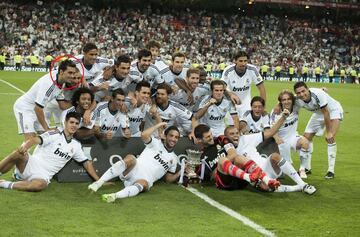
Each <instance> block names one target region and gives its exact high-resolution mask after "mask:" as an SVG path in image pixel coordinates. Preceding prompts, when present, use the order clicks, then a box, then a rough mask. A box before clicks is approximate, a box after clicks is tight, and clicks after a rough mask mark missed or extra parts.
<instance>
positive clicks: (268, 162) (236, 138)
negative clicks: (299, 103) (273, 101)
mask: <svg viewBox="0 0 360 237" xmlns="http://www.w3.org/2000/svg"><path fill="white" fill-rule="evenodd" d="M283 112H285V113H287V115H288V111H287V110H286V109H284V111H283ZM287 115H286V116H287ZM284 119H285V116H284V115H282V118H279V120H277V122H276V123H275V124H274V125H273V127H272V128H271V129H268V130H265V131H264V132H263V133H254V134H248V135H242V136H240V134H239V132H238V130H237V129H236V128H235V127H228V128H227V129H226V130H225V136H226V138H228V139H229V140H230V141H231V142H232V144H233V145H234V146H235V147H236V148H235V147H234V146H231V145H230V146H224V147H225V150H226V152H227V153H228V157H229V158H230V159H231V157H235V156H238V155H243V156H246V157H247V158H248V159H251V160H252V161H254V162H255V163H256V164H257V165H258V166H259V167H260V168H261V169H262V170H263V172H265V173H266V174H267V175H268V177H269V178H270V179H277V178H278V177H280V176H281V174H282V173H284V174H286V175H287V176H289V177H290V178H291V179H292V180H293V181H294V182H295V183H296V185H283V184H281V185H280V186H279V187H278V188H277V189H276V190H275V191H276V192H296V191H303V192H304V193H307V194H310V195H311V194H313V193H315V192H316V188H315V187H314V186H311V185H309V184H307V183H305V182H304V181H303V180H302V179H301V178H300V176H299V174H298V173H297V172H296V170H295V168H294V167H293V166H292V165H291V163H290V162H288V161H286V160H285V159H284V158H282V157H281V156H280V155H279V154H278V153H272V154H271V155H270V156H269V157H263V156H262V155H260V154H259V152H258V151H257V150H256V147H257V146H258V145H259V144H260V143H261V142H263V141H264V140H265V139H267V138H269V137H271V136H273V135H274V134H275V133H276V132H277V131H278V130H279V127H280V125H281V124H282V123H283V122H284ZM235 149H236V150H235ZM230 165H231V164H224V165H223V166H225V167H226V166H230ZM225 170H226V169H225ZM257 187H258V188H260V189H261V190H265V191H272V190H274V189H273V188H272V187H271V186H269V185H267V184H266V183H265V182H259V183H258V184H257Z"/></svg>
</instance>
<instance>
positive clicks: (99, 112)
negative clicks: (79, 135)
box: [95, 102, 129, 137]
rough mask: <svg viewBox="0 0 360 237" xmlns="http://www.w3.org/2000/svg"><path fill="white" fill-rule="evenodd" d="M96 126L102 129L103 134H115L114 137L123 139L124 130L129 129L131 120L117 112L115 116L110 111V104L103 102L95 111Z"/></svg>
mask: <svg viewBox="0 0 360 237" xmlns="http://www.w3.org/2000/svg"><path fill="white" fill-rule="evenodd" d="M95 114H96V122H95V125H96V126H98V127H100V131H101V133H107V132H108V131H112V132H113V136H114V137H122V136H124V135H123V132H122V129H123V128H128V127H129V118H128V116H127V114H124V113H122V112H120V111H117V112H116V113H115V114H113V113H111V112H110V110H109V102H101V103H99V104H98V105H97V107H96V109H95Z"/></svg>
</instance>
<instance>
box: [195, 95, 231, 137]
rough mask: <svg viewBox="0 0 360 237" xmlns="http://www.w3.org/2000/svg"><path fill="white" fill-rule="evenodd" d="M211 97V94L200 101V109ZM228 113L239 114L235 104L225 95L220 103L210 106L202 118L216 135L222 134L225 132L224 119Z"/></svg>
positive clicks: (202, 121)
mask: <svg viewBox="0 0 360 237" xmlns="http://www.w3.org/2000/svg"><path fill="white" fill-rule="evenodd" d="M210 99H211V95H208V96H205V97H204V98H203V100H202V101H201V102H200V105H199V110H200V109H201V108H203V107H205V105H206V104H207V103H209V101H210ZM227 113H230V115H237V112H236V109H235V106H234V104H233V103H232V102H231V101H230V100H228V99H226V98H225V97H224V98H223V99H222V100H221V102H220V103H219V104H213V105H211V106H210V107H209V108H208V110H207V112H206V113H205V114H204V116H203V117H202V118H201V123H204V124H207V125H208V126H209V127H210V128H211V129H212V131H213V135H214V136H215V137H217V136H220V135H222V134H224V130H225V122H224V119H225V115H226V114H227Z"/></svg>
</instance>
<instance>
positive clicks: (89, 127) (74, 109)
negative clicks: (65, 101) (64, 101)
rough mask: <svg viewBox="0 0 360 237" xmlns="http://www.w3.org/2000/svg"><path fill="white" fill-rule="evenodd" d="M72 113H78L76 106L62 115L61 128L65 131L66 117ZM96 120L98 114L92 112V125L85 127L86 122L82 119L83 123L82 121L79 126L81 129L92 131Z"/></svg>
mask: <svg viewBox="0 0 360 237" xmlns="http://www.w3.org/2000/svg"><path fill="white" fill-rule="evenodd" d="M70 112H76V108H75V106H72V107H70V108H68V109H66V110H64V111H63V112H62V113H61V126H62V129H64V127H65V118H66V115H67V114H68V113H70ZM95 119H96V114H95V113H94V111H92V112H91V113H90V124H89V125H85V124H84V122H83V118H82V117H81V121H80V124H79V128H88V129H92V128H93V127H94V125H95Z"/></svg>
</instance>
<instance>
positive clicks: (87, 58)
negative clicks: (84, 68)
mask: <svg viewBox="0 0 360 237" xmlns="http://www.w3.org/2000/svg"><path fill="white" fill-rule="evenodd" d="M97 56H98V50H97V49H92V50H89V51H88V52H86V53H84V64H85V65H94V64H95V63H96V58H97Z"/></svg>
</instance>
